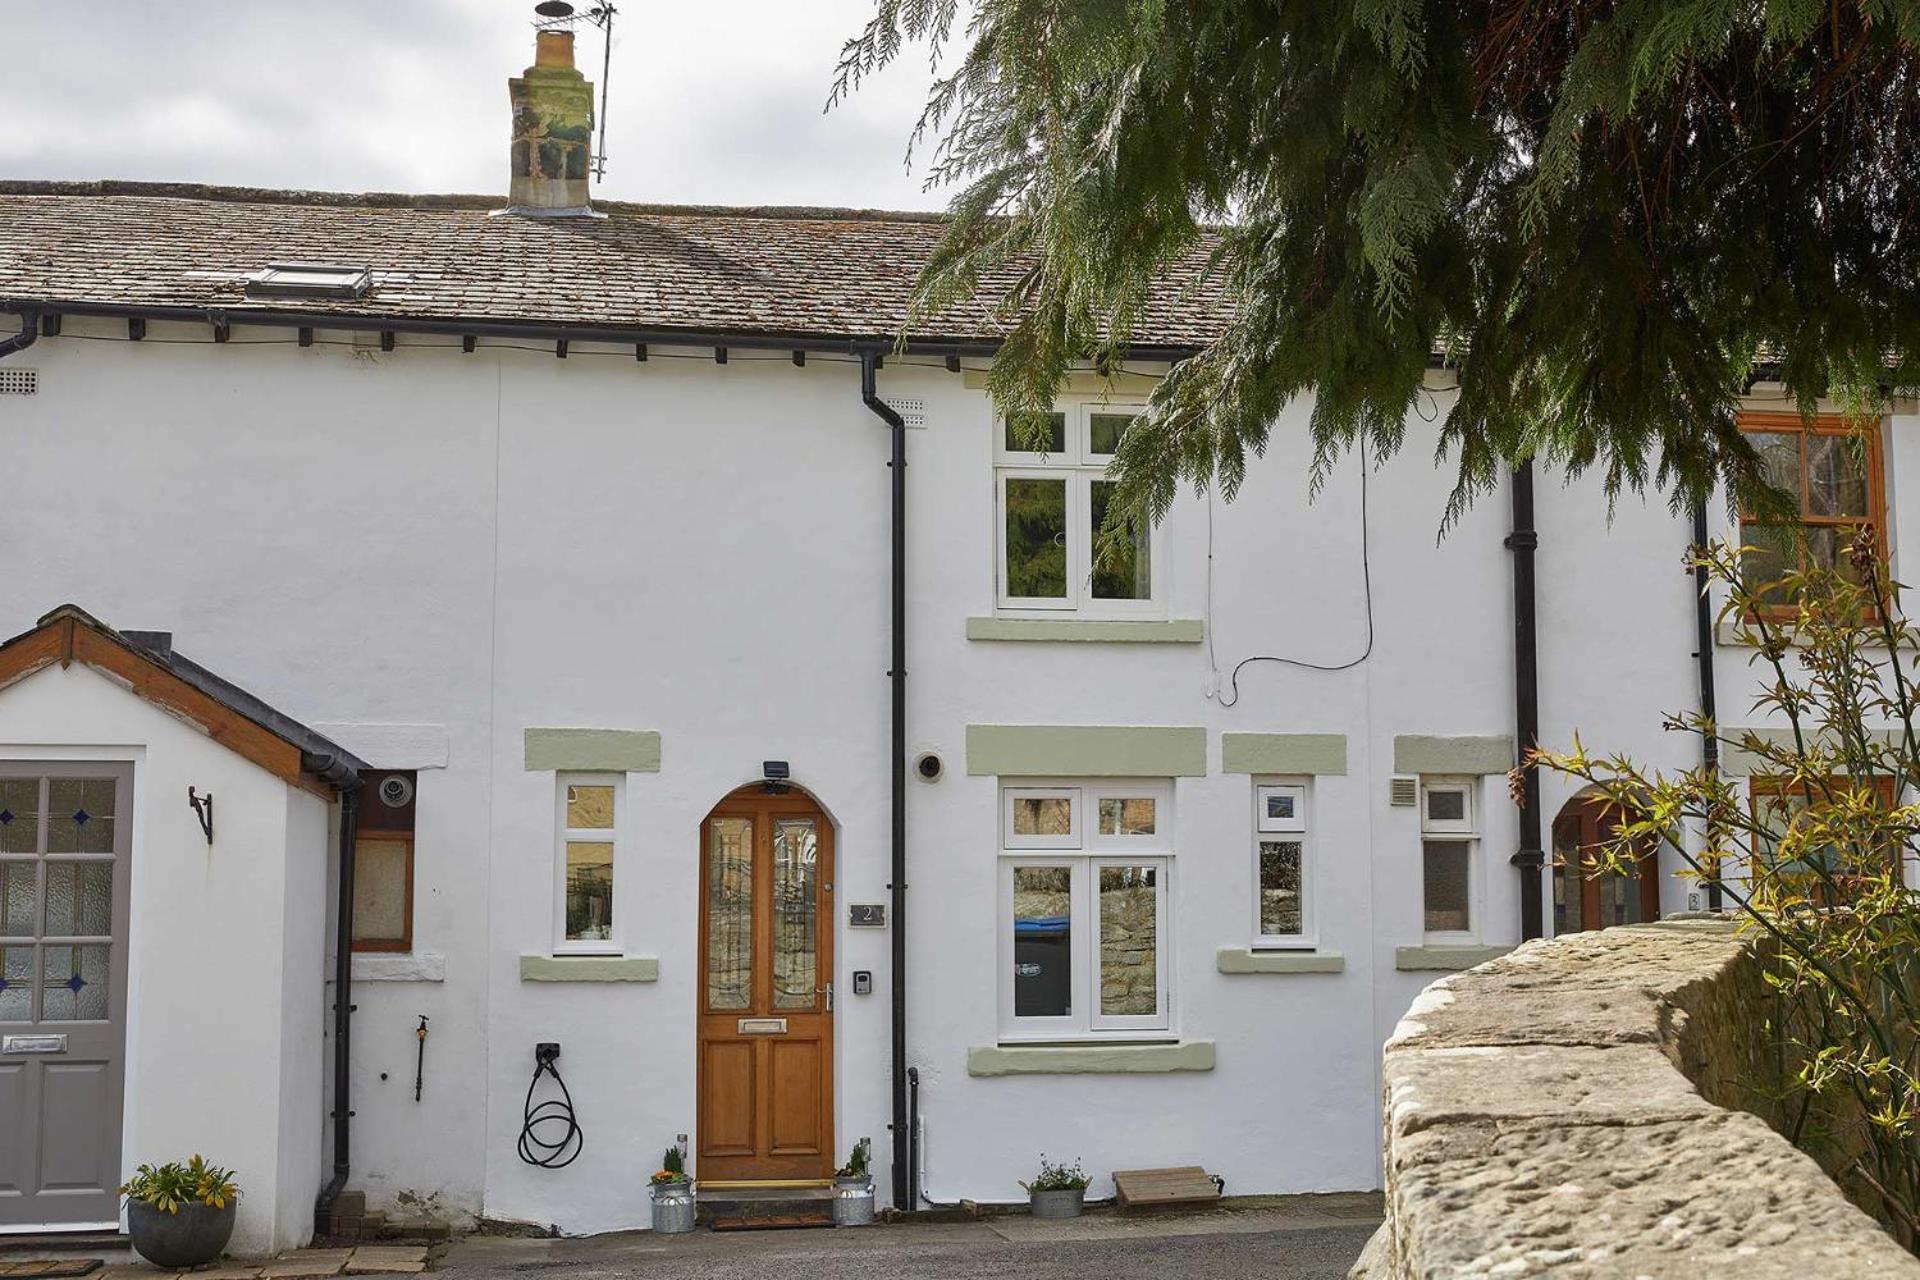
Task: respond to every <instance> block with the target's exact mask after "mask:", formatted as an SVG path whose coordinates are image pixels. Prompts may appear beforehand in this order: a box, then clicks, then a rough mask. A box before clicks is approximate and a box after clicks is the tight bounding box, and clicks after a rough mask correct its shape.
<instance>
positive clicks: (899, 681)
mask: <svg viewBox="0 0 1920 1280" xmlns="http://www.w3.org/2000/svg"><path fill="white" fill-rule="evenodd" d="M879 365H880V353H879V352H878V351H875V350H873V349H871V348H868V349H865V350H862V351H861V352H860V399H861V401H862V402H863V403H865V405H866V406H867V408H869V409H871V410H872V411H873V412H874V414H875V415H877V416H878V417H879V419H880V420H881V421H882V422H884V423H886V424H887V429H888V431H890V432H891V433H892V435H893V455H892V460H891V461H890V462H888V464H887V465H888V466H889V467H891V468H892V469H893V476H892V489H893V501H892V508H893V515H892V525H893V558H892V586H891V593H890V594H891V600H890V605H891V612H892V641H893V646H892V655H891V663H892V669H891V670H889V671H888V672H887V677H888V680H889V681H890V683H891V684H892V686H893V688H892V692H893V747H892V750H893V762H892V763H893V768H892V784H893V859H892V863H891V865H890V867H889V873H890V875H891V877H892V881H893V882H892V883H891V884H889V885H888V886H887V888H888V889H889V890H891V891H892V895H893V907H892V910H893V931H892V933H893V936H892V939H891V941H892V943H893V968H892V972H891V974H890V976H889V980H888V981H889V985H890V986H891V988H892V992H893V1205H894V1208H896V1209H911V1208H913V1207H914V1205H913V1202H912V1201H911V1200H910V1199H909V1195H910V1187H909V1185H908V1183H909V1179H910V1178H911V1176H912V1175H911V1173H910V1169H911V1165H910V1163H909V1154H910V1142H911V1138H912V1131H911V1128H910V1126H909V1124H908V1115H907V420H906V419H905V418H903V417H901V416H900V414H899V413H898V412H896V411H895V410H894V407H893V406H892V405H890V404H888V403H887V402H886V401H885V400H882V399H881V398H880V393H879V392H878V391H877V390H876V389H875V383H874V374H875V373H876V371H877V370H878V369H879Z"/></svg>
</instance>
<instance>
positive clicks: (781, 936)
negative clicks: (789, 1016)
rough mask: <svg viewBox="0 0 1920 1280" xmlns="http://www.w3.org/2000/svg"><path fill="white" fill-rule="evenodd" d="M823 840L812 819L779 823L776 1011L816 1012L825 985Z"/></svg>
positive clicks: (775, 853) (775, 842)
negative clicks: (821, 895) (821, 881)
mask: <svg viewBox="0 0 1920 1280" xmlns="http://www.w3.org/2000/svg"><path fill="white" fill-rule="evenodd" d="M818 888H819V841H818V837H817V835H816V833H815V831H814V827H813V819H812V818H783V819H781V820H779V821H777V822H775V823H774V824H773V1007H774V1008H776V1009H811V1008H813V1007H814V1004H815V1003H816V995H817V993H816V988H817V987H818V986H819V985H820V982H819V969H820V921H819V913H818V908H817V904H818V902H819V893H818Z"/></svg>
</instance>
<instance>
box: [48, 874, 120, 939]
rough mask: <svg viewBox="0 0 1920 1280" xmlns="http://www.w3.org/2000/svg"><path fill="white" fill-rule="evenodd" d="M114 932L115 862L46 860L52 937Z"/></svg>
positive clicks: (90, 936)
mask: <svg viewBox="0 0 1920 1280" xmlns="http://www.w3.org/2000/svg"><path fill="white" fill-rule="evenodd" d="M112 932H113V864H112V863H111V862H105V861H101V862H93V861H88V862H57V861H49V862H48V863H47V927H46V930H45V936H47V937H49V938H104V937H107V936H108V935H110V934H111V933H112Z"/></svg>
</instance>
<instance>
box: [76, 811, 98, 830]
mask: <svg viewBox="0 0 1920 1280" xmlns="http://www.w3.org/2000/svg"><path fill="white" fill-rule="evenodd" d="M92 817H93V815H92V814H90V813H88V812H87V811H86V810H85V809H75V810H74V811H73V820H74V821H75V822H77V823H79V824H80V825H81V826H83V827H84V826H86V825H87V820H88V819H90V818H92Z"/></svg>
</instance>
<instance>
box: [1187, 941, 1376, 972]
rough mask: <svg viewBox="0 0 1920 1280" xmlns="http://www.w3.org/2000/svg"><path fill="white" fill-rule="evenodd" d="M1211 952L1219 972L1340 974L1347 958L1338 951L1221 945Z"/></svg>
mask: <svg viewBox="0 0 1920 1280" xmlns="http://www.w3.org/2000/svg"><path fill="white" fill-rule="evenodd" d="M1213 955H1214V965H1215V967H1216V968H1218V969H1219V970H1220V972H1221V973H1344V972H1346V968H1347V958H1346V957H1345V956H1343V955H1341V954H1340V953H1339V952H1338V951H1306V950H1300V951H1280V950H1257V949H1255V948H1253V947H1221V948H1220V949H1219V950H1217V951H1215V952H1214V953H1213Z"/></svg>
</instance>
